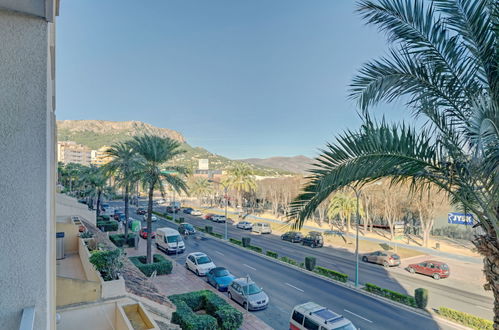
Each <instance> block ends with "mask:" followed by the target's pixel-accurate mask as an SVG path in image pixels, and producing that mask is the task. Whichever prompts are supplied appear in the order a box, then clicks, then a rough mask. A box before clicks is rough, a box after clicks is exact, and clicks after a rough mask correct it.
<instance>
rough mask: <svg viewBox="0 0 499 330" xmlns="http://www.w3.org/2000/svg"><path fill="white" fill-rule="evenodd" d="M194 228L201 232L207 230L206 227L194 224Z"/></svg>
mask: <svg viewBox="0 0 499 330" xmlns="http://www.w3.org/2000/svg"><path fill="white" fill-rule="evenodd" d="M194 228H195V229H196V230H197V231H200V232H203V233H204V232H205V229H204V228H203V227H198V226H194Z"/></svg>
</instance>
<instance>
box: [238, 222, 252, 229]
mask: <svg viewBox="0 0 499 330" xmlns="http://www.w3.org/2000/svg"><path fill="white" fill-rule="evenodd" d="M236 227H237V228H239V229H244V230H251V228H253V224H252V223H251V222H249V221H239V222H238V223H237V225H236Z"/></svg>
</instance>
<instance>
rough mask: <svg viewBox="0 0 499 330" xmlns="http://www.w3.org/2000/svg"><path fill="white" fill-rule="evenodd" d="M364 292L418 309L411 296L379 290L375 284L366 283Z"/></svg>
mask: <svg viewBox="0 0 499 330" xmlns="http://www.w3.org/2000/svg"><path fill="white" fill-rule="evenodd" d="M317 268H320V267H317ZM364 290H366V291H368V292H371V293H374V294H377V295H379V296H382V297H385V298H388V299H391V300H393V301H396V302H399V303H402V304H404V305H407V306H411V307H418V306H417V304H416V299H415V298H414V297H413V296H410V295H406V294H403V293H399V292H395V291H392V290H388V289H384V288H381V287H379V286H377V285H375V284H372V283H366V286H365V287H364Z"/></svg>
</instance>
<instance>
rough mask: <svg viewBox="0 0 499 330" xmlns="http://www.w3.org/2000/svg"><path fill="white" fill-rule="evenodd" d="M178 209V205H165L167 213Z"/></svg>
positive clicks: (176, 211)
mask: <svg viewBox="0 0 499 330" xmlns="http://www.w3.org/2000/svg"><path fill="white" fill-rule="evenodd" d="M179 210H180V209H179V208H178V207H172V206H167V207H166V212H167V213H178V211H179Z"/></svg>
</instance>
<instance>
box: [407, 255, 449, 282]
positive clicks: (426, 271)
mask: <svg viewBox="0 0 499 330" xmlns="http://www.w3.org/2000/svg"><path fill="white" fill-rule="evenodd" d="M407 269H408V270H409V272H410V273H412V274H414V273H419V274H423V275H428V276H431V277H433V278H434V279H436V280H439V279H441V278H446V277H449V275H450V269H449V266H448V265H447V264H446V263H443V262H440V261H435V260H426V261H423V262H420V263H419V264H410V265H409V266H408V267H407Z"/></svg>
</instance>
